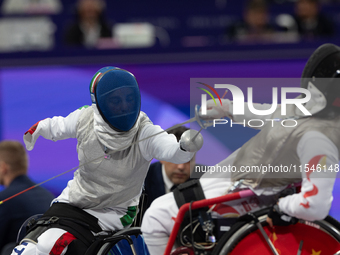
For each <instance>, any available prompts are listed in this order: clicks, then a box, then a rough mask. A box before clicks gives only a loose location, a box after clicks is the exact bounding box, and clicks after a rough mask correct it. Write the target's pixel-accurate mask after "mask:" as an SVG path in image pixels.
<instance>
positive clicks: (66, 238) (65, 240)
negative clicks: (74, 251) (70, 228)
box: [50, 232, 76, 255]
mask: <svg viewBox="0 0 340 255" xmlns="http://www.w3.org/2000/svg"><path fill="white" fill-rule="evenodd" d="M74 239H76V237H75V236H74V235H72V234H71V233H69V232H66V233H64V234H63V235H62V236H61V237H59V239H58V240H57V241H56V242H55V244H54V246H53V248H52V250H51V251H50V255H60V254H61V253H62V252H63V250H64V249H65V247H66V246H68V245H69V244H70V243H71V242H72V241H73V240H74Z"/></svg>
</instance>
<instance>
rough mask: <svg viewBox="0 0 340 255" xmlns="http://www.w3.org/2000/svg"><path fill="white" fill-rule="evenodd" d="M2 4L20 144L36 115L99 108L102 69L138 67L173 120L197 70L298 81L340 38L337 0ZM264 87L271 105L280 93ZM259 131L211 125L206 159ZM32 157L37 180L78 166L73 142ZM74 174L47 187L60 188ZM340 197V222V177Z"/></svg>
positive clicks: (151, 108)
mask: <svg viewBox="0 0 340 255" xmlns="http://www.w3.org/2000/svg"><path fill="white" fill-rule="evenodd" d="M0 8H1V9H0V12H1V13H0V68H1V69H0V113H1V115H0V116H1V117H0V139H15V140H19V141H22V136H23V134H24V133H25V132H26V131H27V130H28V129H29V128H30V127H31V126H32V125H33V124H34V123H36V122H37V121H39V120H41V119H44V118H47V117H53V116H66V115H68V114H69V113H70V112H72V111H74V110H75V109H77V108H79V107H81V106H83V105H90V104H91V99H90V95H89V90H88V89H89V84H90V80H91V78H92V76H93V74H94V73H95V72H96V71H97V70H98V69H100V68H101V67H103V66H107V65H110V66H118V67H120V68H124V69H127V70H129V71H131V72H132V73H133V74H134V75H135V76H136V78H137V81H138V82H139V85H140V89H141V93H142V110H143V111H145V112H146V113H147V114H148V115H149V117H150V118H151V120H152V121H153V122H154V123H155V124H158V125H160V126H162V127H163V128H164V129H165V128H169V127H171V126H172V125H174V124H178V123H181V122H183V121H186V120H187V119H189V118H190V79H193V78H228V77H230V78H299V77H300V75H301V72H302V70H303V67H304V65H305V63H306V61H307V59H308V57H309V56H310V54H311V53H312V52H313V51H314V50H315V49H316V48H317V47H318V46H320V45H321V44H323V43H326V42H329V43H334V44H340V41H339V39H340V1H338V0H320V1H317V0H267V1H264V0H250V1H245V0H242V1H241V0H181V1H179V0H171V1H170V0H163V1H156V0H144V1H137V0H125V1H114V0H106V1H104V0H79V1H75V0H67V1H66V0H2V1H1V6H0ZM274 80H275V79H274ZM210 85H213V84H210ZM274 85H275V84H274ZM292 86H299V84H294V85H292ZM254 88H256V90H255V94H256V95H258V96H259V97H258V98H259V102H261V103H270V102H271V91H268V89H265V88H264V87H261V84H259V85H256V87H254ZM220 96H222V95H220ZM192 128H195V129H197V128H198V126H197V125H195V124H193V125H192ZM256 132H257V131H254V130H251V129H248V128H244V127H237V128H233V129H228V130H227V131H226V130H223V131H222V132H220V134H219V135H218V136H217V135H216V133H219V132H215V133H211V132H209V130H204V131H203V136H204V139H205V140H204V142H205V144H204V146H203V148H202V150H201V151H200V152H199V153H198V156H197V162H198V163H201V164H206V165H214V164H216V163H218V162H219V161H221V160H222V159H224V158H225V157H227V156H228V155H229V154H230V153H231V152H232V151H234V150H235V149H237V148H238V147H240V146H241V145H242V144H243V143H244V142H245V141H247V140H248V139H249V138H250V137H252V136H253V135H255V134H256ZM29 156H30V170H29V175H30V176H31V177H32V178H33V180H35V181H36V182H42V181H44V180H46V179H49V178H51V177H53V176H55V175H57V174H60V173H62V172H64V171H67V170H69V169H72V168H75V167H77V165H78V160H77V153H76V141H75V139H69V140H64V141H58V142H56V143H54V142H52V141H47V140H44V139H43V138H40V139H39V140H38V142H37V144H36V146H35V148H34V150H33V151H31V152H29ZM72 176H73V171H71V172H70V173H68V174H65V175H62V176H60V177H58V178H56V179H54V180H52V181H49V182H47V183H45V184H44V186H45V187H46V188H48V189H49V190H51V191H52V192H53V193H54V194H55V195H58V194H59V193H60V192H61V190H62V189H63V188H64V187H65V186H66V183H67V181H68V180H69V179H71V178H72ZM334 197H335V201H334V202H333V207H332V209H331V215H332V216H334V217H335V218H337V219H338V220H339V219H340V183H339V182H338V181H337V184H336V186H335V190H334Z"/></svg>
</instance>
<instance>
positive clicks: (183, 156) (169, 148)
mask: <svg viewBox="0 0 340 255" xmlns="http://www.w3.org/2000/svg"><path fill="white" fill-rule="evenodd" d="M161 131H163V129H162V128H161V127H160V126H158V125H152V124H150V125H145V126H144V127H143V129H142V130H141V134H140V138H139V139H140V140H142V139H144V138H148V139H146V140H144V141H142V142H140V143H139V148H140V150H141V153H142V155H143V157H144V158H145V159H146V160H151V159H153V158H155V159H157V160H164V161H168V162H172V163H175V164H181V163H185V162H188V161H190V159H191V158H192V157H193V156H194V154H195V153H194V152H188V151H183V150H182V149H181V148H180V145H179V143H178V142H177V139H176V137H175V135H173V134H168V133H167V132H163V133H161V134H158V135H155V136H153V135H154V134H157V133H159V132H161Z"/></svg>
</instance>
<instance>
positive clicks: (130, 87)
mask: <svg viewBox="0 0 340 255" xmlns="http://www.w3.org/2000/svg"><path fill="white" fill-rule="evenodd" d="M90 92H91V97H92V102H93V103H96V104H97V108H98V111H99V113H100V115H101V116H102V118H103V119H104V121H105V122H106V123H107V124H108V125H109V126H110V127H111V128H112V129H113V130H116V131H118V132H127V131H129V130H130V129H131V128H132V127H133V126H134V125H135V123H136V121H137V119H138V116H139V113H140V105H141V99H140V91H139V87H138V83H137V81H136V78H135V76H134V75H133V74H132V73H130V72H128V71H126V70H123V69H120V68H117V67H111V66H109V67H104V68H102V69H100V70H99V71H98V72H97V73H96V74H95V75H94V77H93V79H92V81H91V85H90Z"/></svg>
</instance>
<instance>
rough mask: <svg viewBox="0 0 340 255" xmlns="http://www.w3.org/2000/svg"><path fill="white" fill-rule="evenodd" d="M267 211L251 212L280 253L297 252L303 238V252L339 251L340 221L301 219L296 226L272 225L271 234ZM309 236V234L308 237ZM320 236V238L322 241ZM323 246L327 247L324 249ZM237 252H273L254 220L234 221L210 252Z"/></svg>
mask: <svg viewBox="0 0 340 255" xmlns="http://www.w3.org/2000/svg"><path fill="white" fill-rule="evenodd" d="M268 211H269V208H267V209H263V210H260V211H258V212H256V213H254V215H255V216H256V217H257V218H258V220H259V222H260V223H261V225H262V226H263V227H264V229H265V230H266V232H267V234H268V236H269V237H270V239H271V240H272V242H273V244H274V246H275V247H276V249H277V250H278V253H279V254H292V255H293V254H294V255H295V254H297V251H298V248H299V243H300V241H301V240H303V241H304V243H303V246H302V253H301V254H302V255H303V254H312V252H315V254H320V253H318V251H319V250H322V249H324V251H323V252H322V254H337V252H339V251H340V223H339V222H338V221H337V220H335V219H334V218H332V217H330V216H327V217H326V218H325V219H324V220H320V221H313V222H309V221H304V220H300V221H299V223H297V224H296V225H290V226H288V227H280V226H275V230H274V231H273V233H272V234H271V232H270V231H272V229H271V228H270V227H269V226H268V224H267V222H266V217H267V213H268ZM276 232H277V233H278V235H277V234H276ZM285 235H286V236H287V238H286V237H285ZM294 235H296V236H294ZM308 235H312V236H311V237H308ZM312 237H315V242H311V240H313V238H312ZM280 238H281V239H280ZM308 238H312V239H308ZM320 238H323V239H322V240H321V239H320ZM279 239H280V242H281V243H280V242H276V243H275V241H277V240H279ZM318 239H320V240H318ZM325 241H326V242H325ZM284 242H286V245H283V246H282V244H283V243H284ZM325 243H326V244H325ZM275 244H276V245H275ZM320 245H324V246H322V247H323V248H322V249H320V247H321V246H320ZM277 246H278V247H279V248H278V247H277ZM312 246H314V247H315V250H314V249H313V250H314V251H312ZM325 246H326V248H325ZM308 249H309V250H308ZM325 249H327V251H326V250H325ZM307 250H308V251H307ZM238 254H242V255H252V254H261V255H267V254H268V255H272V254H273V253H272V252H271V250H270V248H269V246H268V244H267V243H266V242H265V240H264V238H263V237H262V235H261V234H260V231H259V230H258V227H257V226H256V225H255V224H254V223H253V222H246V221H239V222H237V223H235V224H234V225H233V226H232V227H231V229H230V230H229V231H228V232H226V233H225V234H224V235H223V236H222V237H221V238H220V240H219V241H218V244H217V245H216V247H215V248H214V250H213V252H212V255H238ZM313 254H314V253H313Z"/></svg>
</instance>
